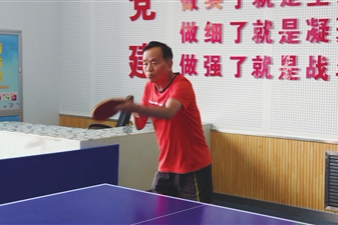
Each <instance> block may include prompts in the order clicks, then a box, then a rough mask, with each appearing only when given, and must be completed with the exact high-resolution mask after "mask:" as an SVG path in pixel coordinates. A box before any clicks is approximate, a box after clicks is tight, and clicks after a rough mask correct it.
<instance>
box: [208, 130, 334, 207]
mask: <svg viewBox="0 0 338 225" xmlns="http://www.w3.org/2000/svg"><path fill="white" fill-rule="evenodd" d="M327 150H329V151H337V150H338V146H337V145H336V144H326V143H317V142H309V141H301V140H288V139H280V138H270V137H258V136H248V135H240V134H229V133H220V132H216V131H211V152H212V156H213V179H214V191H215V192H218V193H225V194H229V195H235V196H240V197H247V198H252V199H258V200H263V201H270V202H275V203H281V204H286V205H292V206H298V207H304V208H310V209H315V210H321V211H325V209H324V188H325V152H326V151H327Z"/></svg>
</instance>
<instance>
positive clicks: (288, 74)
mask: <svg viewBox="0 0 338 225" xmlns="http://www.w3.org/2000/svg"><path fill="white" fill-rule="evenodd" d="M296 62H297V56H295V55H282V66H283V67H281V68H279V70H280V71H282V72H281V74H280V76H279V78H278V79H280V80H282V79H286V80H298V79H299V77H298V76H297V71H298V68H297V67H295V66H296Z"/></svg>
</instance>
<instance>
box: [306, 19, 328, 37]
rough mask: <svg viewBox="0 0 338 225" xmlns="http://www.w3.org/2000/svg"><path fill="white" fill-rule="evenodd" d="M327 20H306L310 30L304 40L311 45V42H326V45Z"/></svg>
mask: <svg viewBox="0 0 338 225" xmlns="http://www.w3.org/2000/svg"><path fill="white" fill-rule="evenodd" d="M328 21H329V19H316V18H311V20H309V19H308V20H306V23H307V25H308V26H311V27H312V28H311V29H310V30H308V31H307V36H306V40H307V41H309V42H311V43H313V42H317V43H318V42H326V43H328V42H329V40H328V39H327V38H326V36H327V35H328V34H329V32H328V31H329V29H330V27H329V26H327V23H328Z"/></svg>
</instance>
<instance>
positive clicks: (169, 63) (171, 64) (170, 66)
mask: <svg viewBox="0 0 338 225" xmlns="http://www.w3.org/2000/svg"><path fill="white" fill-rule="evenodd" d="M173 64H174V62H173V60H171V59H170V60H169V61H168V65H169V70H171V69H172V66H173Z"/></svg>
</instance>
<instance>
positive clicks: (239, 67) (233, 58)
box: [230, 56, 246, 78]
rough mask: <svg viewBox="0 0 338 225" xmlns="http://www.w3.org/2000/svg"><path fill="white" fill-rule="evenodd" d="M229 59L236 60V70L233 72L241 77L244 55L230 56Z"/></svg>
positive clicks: (237, 76)
mask: <svg viewBox="0 0 338 225" xmlns="http://www.w3.org/2000/svg"><path fill="white" fill-rule="evenodd" d="M230 59H231V60H238V62H237V71H236V73H235V77H236V78H239V77H241V65H242V63H243V62H244V60H245V59H246V56H230Z"/></svg>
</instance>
